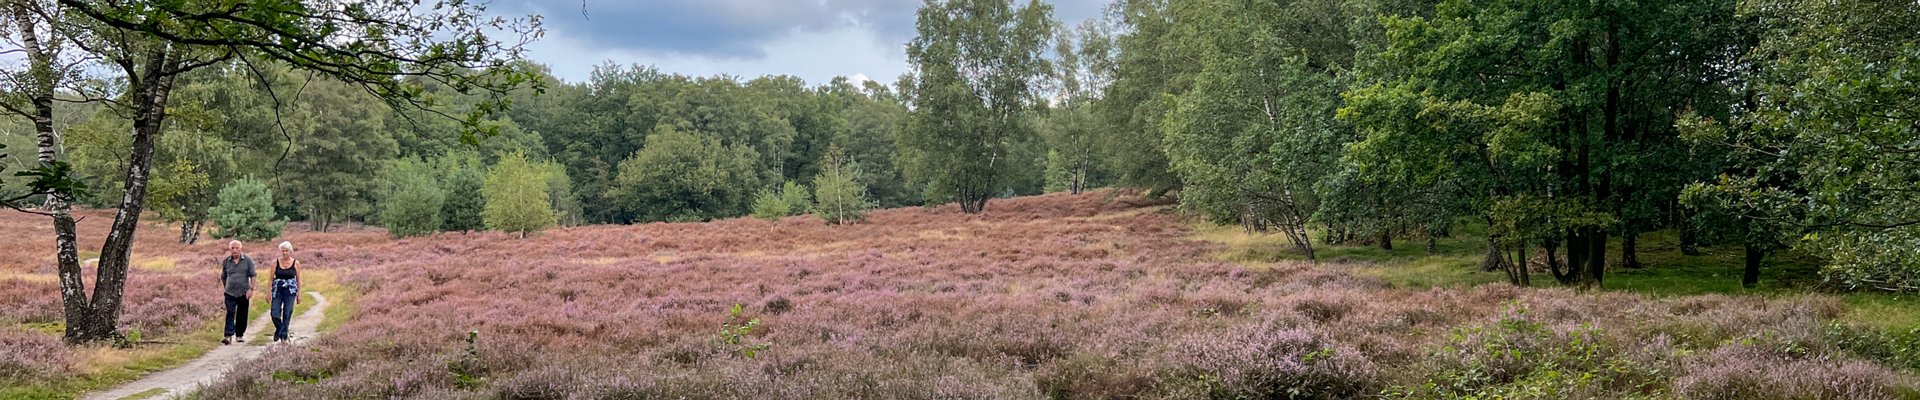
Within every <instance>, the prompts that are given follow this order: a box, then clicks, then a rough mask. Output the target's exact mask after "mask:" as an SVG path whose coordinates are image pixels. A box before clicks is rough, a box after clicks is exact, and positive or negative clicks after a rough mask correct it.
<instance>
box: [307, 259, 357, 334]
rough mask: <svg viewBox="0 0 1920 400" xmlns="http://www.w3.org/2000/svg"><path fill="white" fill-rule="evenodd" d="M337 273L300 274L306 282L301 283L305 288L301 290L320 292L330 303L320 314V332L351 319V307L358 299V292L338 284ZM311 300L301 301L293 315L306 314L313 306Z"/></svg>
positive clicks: (326, 271)
mask: <svg viewBox="0 0 1920 400" xmlns="http://www.w3.org/2000/svg"><path fill="white" fill-rule="evenodd" d="M339 271H340V270H337V269H334V270H315V271H305V272H301V274H302V275H301V276H300V278H301V279H304V280H306V282H305V283H303V284H304V285H306V287H304V288H302V289H301V290H308V291H315V292H320V293H321V294H323V295H326V296H327V301H328V302H329V303H330V304H329V305H328V306H327V310H326V311H325V312H324V313H322V314H320V327H319V329H320V331H321V332H330V331H333V330H334V329H336V328H339V327H340V325H341V324H345V323H347V320H348V319H351V318H352V317H353V309H354V307H353V306H354V304H357V302H358V300H359V298H360V295H359V293H358V292H355V291H353V290H352V289H349V288H347V286H346V285H342V284H340V280H339ZM311 299H312V298H311V297H309V298H308V300H309V301H301V302H300V305H299V306H297V307H294V314H295V315H299V314H304V313H306V312H307V309H308V308H310V307H312V306H313V302H312V301H310V300H311Z"/></svg>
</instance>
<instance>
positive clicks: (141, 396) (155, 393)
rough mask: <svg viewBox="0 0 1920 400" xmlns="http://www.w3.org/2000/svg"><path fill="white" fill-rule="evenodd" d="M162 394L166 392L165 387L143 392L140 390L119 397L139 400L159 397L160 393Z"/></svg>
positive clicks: (126, 399)
mask: <svg viewBox="0 0 1920 400" xmlns="http://www.w3.org/2000/svg"><path fill="white" fill-rule="evenodd" d="M163 394H167V389H165V388H153V390H148V391H145V392H140V393H134V394H133V395H130V396H127V397H121V398H120V400H140V399H151V398H155V397H160V395H163Z"/></svg>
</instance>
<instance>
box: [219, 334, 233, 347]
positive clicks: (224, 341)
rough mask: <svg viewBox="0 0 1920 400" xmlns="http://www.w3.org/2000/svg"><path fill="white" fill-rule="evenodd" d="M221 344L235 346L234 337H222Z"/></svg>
mask: <svg viewBox="0 0 1920 400" xmlns="http://www.w3.org/2000/svg"><path fill="white" fill-rule="evenodd" d="M220 344H221V345H229V344H233V337H232V336H221V337H220Z"/></svg>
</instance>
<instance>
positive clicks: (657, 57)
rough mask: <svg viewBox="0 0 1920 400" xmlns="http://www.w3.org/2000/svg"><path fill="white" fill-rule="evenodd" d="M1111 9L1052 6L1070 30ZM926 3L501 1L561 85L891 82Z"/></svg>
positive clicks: (1073, 3)
mask: <svg viewBox="0 0 1920 400" xmlns="http://www.w3.org/2000/svg"><path fill="white" fill-rule="evenodd" d="M1107 1H1108V0H1048V2H1049V3H1052V4H1053V5H1054V18H1056V19H1059V20H1061V21H1065V22H1067V23H1068V24H1069V25H1072V24H1077V23H1079V21H1082V20H1085V19H1088V18H1093V17H1097V16H1098V15H1099V14H1100V13H1101V9H1102V8H1104V7H1105V6H1106V3H1107ZM920 4H921V2H920V1H919V0H584V1H583V0H496V1H495V2H494V3H493V5H492V10H493V11H494V12H496V13H501V14H506V15H525V14H536V13H537V14H540V15H542V16H543V18H544V21H543V22H544V24H545V27H546V29H547V34H546V36H545V37H544V38H542V39H541V40H540V41H538V42H535V43H533V44H532V45H529V47H528V50H529V51H528V57H529V58H532V59H533V60H534V61H538V62H540V63H542V64H546V65H547V66H549V67H551V68H552V69H553V73H554V74H555V75H558V76H559V77H560V78H561V79H566V80H568V81H571V82H579V81H584V80H586V78H587V76H588V74H589V73H590V72H591V71H593V67H594V66H596V65H601V64H604V63H607V62H612V63H614V64H619V65H629V64H641V65H653V66H655V67H658V68H660V70H662V71H666V72H673V73H681V74H689V75H717V74H731V75H735V76H740V77H754V76H760V75H774V74H783V75H793V76H798V77H800V78H802V79H806V80H807V82H808V83H810V84H819V83H824V82H826V81H827V80H829V79H832V78H833V77H835V76H849V77H855V76H858V77H868V78H871V79H875V80H879V81H883V82H889V83H891V82H893V80H894V79H895V78H896V77H898V76H899V75H900V74H901V73H903V72H906V70H907V62H906V51H905V47H906V42H907V41H908V40H910V39H912V38H913V18H914V17H913V13H914V10H915V9H916V8H918V7H919V6H920Z"/></svg>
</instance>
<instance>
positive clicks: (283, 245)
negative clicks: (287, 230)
mask: <svg viewBox="0 0 1920 400" xmlns="http://www.w3.org/2000/svg"><path fill="white" fill-rule="evenodd" d="M280 249H281V250H286V251H293V242H280Z"/></svg>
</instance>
